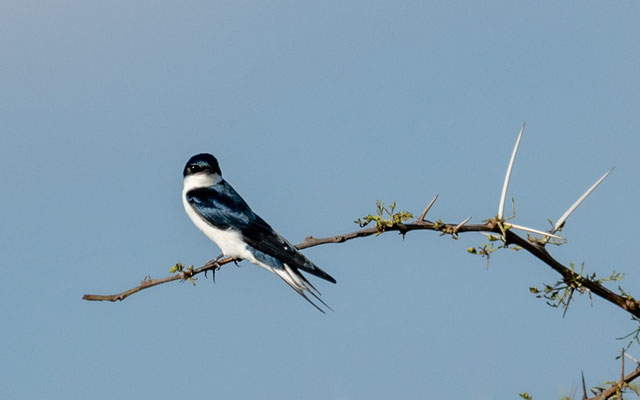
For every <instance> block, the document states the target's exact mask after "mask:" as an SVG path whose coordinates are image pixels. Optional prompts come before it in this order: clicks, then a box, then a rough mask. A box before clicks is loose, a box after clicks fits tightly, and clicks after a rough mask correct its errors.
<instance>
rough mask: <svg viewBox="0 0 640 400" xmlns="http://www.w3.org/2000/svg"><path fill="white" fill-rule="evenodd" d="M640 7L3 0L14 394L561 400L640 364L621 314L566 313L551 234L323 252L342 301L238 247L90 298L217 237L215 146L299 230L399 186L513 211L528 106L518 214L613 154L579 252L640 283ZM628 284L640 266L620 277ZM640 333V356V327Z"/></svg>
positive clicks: (489, 212) (564, 195) (401, 196)
mask: <svg viewBox="0 0 640 400" xmlns="http://www.w3.org/2000/svg"><path fill="white" fill-rule="evenodd" d="M639 11H640V4H639V3H638V2H637V1H616V2H602V1H563V2H557V1H535V2H522V1H516V2H514V1H495V2H491V3H490V4H486V3H483V2H477V1H456V2H417V1H415V2H414V1H411V2H403V3H402V4H397V3H395V2H377V1H367V2H349V1H348V2H294V1H271V2H242V1H225V2H203V1H186V2H180V3H176V2H164V1H139V2H135V3H134V4H131V2H124V1H114V2H108V3H105V2H96V1H82V2H80V1H60V2H40V1H39V2H36V1H20V2H17V1H6V2H3V3H2V5H0V54H2V58H1V61H0V121H2V124H1V128H0V139H1V140H0V185H1V186H0V187H2V192H1V193H2V194H1V196H0V199H2V207H0V221H2V223H1V224H0V252H1V253H2V255H3V263H2V265H3V279H1V280H0V303H1V304H2V306H0V318H1V320H2V324H1V325H0V341H1V342H2V343H3V345H2V346H0V360H1V361H0V397H2V398H3V399H36V398H45V397H46V398H49V399H68V398H93V399H112V398H116V397H120V398H134V397H135V398H156V399H170V398H176V397H181V398H194V399H196V398H238V399H249V398H250V399H272V398H279V399H299V398H309V399H361V398H368V399H386V398H391V397H398V396H400V397H403V398H442V397H450V395H451V394H455V395H456V396H457V397H460V398H474V399H502V398H515V397H516V396H517V394H518V393H520V392H523V391H528V392H530V393H532V394H533V395H534V396H535V398H557V397H559V395H561V394H568V393H570V392H571V391H572V390H574V389H575V388H576V387H577V385H578V383H579V376H580V371H581V370H582V371H584V372H585V376H586V377H587V381H588V383H589V384H591V385H596V384H600V383H601V382H602V381H604V380H609V379H612V378H615V377H617V376H618V374H619V365H618V362H617V361H616V360H615V359H614V357H615V354H616V353H617V352H618V351H619V349H620V348H621V347H622V346H623V345H624V343H622V342H620V341H617V340H615V338H616V337H619V336H621V335H623V334H626V333H627V332H629V331H631V330H632V329H634V325H633V324H632V323H631V321H630V320H629V318H628V316H627V315H626V314H625V313H624V312H622V311H621V310H619V309H617V308H615V307H613V306H611V305H609V304H607V303H605V302H604V301H601V300H600V299H594V300H593V305H590V303H589V301H588V299H587V298H579V299H577V301H576V302H575V304H574V306H573V307H572V309H571V310H569V312H568V314H567V316H566V317H565V318H564V319H563V318H562V313H561V312H559V311H558V310H555V309H551V308H550V307H548V306H546V305H545V304H544V302H543V301H541V300H539V299H536V298H535V297H534V296H532V295H531V294H529V291H528V288H529V287H530V286H535V285H538V286H539V285H540V284H542V283H543V282H546V283H552V282H554V281H555V280H556V279H557V277H556V276H555V275H554V273H553V271H551V270H550V269H549V268H548V267H546V266H544V265H542V264H540V263H539V262H537V261H536V260H534V259H533V257H531V256H529V255H527V254H524V253H513V252H500V253H497V254H495V255H494V256H493V257H492V259H491V263H490V265H489V268H488V269H487V268H486V264H485V261H484V260H482V259H480V258H478V257H474V256H471V255H469V254H467V253H466V251H465V249H466V248H467V247H469V246H472V245H478V244H481V243H482V237H481V236H480V235H475V234H467V235H463V236H462V237H461V238H460V240H458V241H454V240H451V239H450V238H448V237H439V236H438V235H436V234H433V233H432V232H431V233H429V232H415V233H411V234H409V235H407V237H406V239H405V240H402V238H401V237H400V236H398V235H396V234H393V233H391V234H385V235H382V236H380V237H377V238H366V239H359V240H356V241H352V242H349V243H345V244H341V245H327V246H321V247H316V248H313V249H309V250H306V251H305V254H307V255H308V256H309V257H310V258H311V259H313V260H314V261H315V262H316V263H317V264H318V265H319V266H321V267H322V268H323V269H325V270H326V271H327V272H329V273H330V274H331V275H333V276H334V277H335V278H336V279H337V281H338V284H337V285H331V284H328V283H324V282H318V281H314V284H315V283H316V282H317V285H316V286H317V287H318V288H319V289H320V290H321V291H322V293H323V299H324V300H325V301H326V302H327V303H328V304H330V305H331V306H332V308H333V309H334V310H335V311H334V312H333V313H329V314H327V315H322V314H320V313H318V312H317V311H315V310H314V309H313V308H312V307H310V306H309V305H308V304H306V302H304V301H303V300H302V299H300V298H299V297H298V296H297V295H296V294H295V293H294V292H293V291H291V290H290V289H289V288H288V287H287V286H286V285H285V284H284V283H283V282H281V281H280V280H279V279H278V278H277V277H275V276H273V275H271V274H268V273H266V272H265V271H263V270H261V269H259V268H258V267H255V266H253V265H251V264H247V263H241V264H240V267H239V268H236V267H233V266H227V267H225V268H224V269H223V270H222V271H220V272H219V273H218V275H217V283H216V284H215V285H214V284H213V283H211V280H205V279H204V278H203V277H202V278H201V279H200V280H199V281H198V284H197V286H196V287H192V286H191V285H189V284H180V283H173V284H169V285H164V286H161V287H157V288H154V289H151V290H148V291H146V292H143V293H140V294H137V295H135V296H133V297H131V298H129V299H127V300H126V301H124V302H122V303H116V304H111V303H89V302H84V301H82V300H81V297H82V295H83V294H84V293H104V294H106V293H114V292H118V291H121V290H124V289H127V288H129V287H131V286H133V285H135V284H137V283H138V282H139V281H140V280H142V279H143V278H144V277H145V276H146V275H150V276H152V277H161V276H165V275H167V274H168V269H169V268H170V267H171V265H173V264H174V263H175V262H177V261H182V262H184V263H187V264H196V265H201V264H202V263H204V262H205V261H206V260H208V259H210V258H213V257H215V256H216V255H218V249H217V247H216V246H215V245H214V244H212V243H211V242H209V241H208V240H207V239H206V238H205V237H204V235H202V234H201V233H200V232H199V231H198V230H197V229H196V228H195V227H194V226H193V225H192V223H191V222H190V221H189V220H188V218H187V216H186V214H185V213H184V210H183V208H182V204H181V200H180V193H181V187H182V176H181V172H182V168H183V166H184V163H185V162H186V160H187V159H188V158H189V157H190V156H191V155H193V154H195V153H199V152H210V153H213V154H215V155H216V156H217V157H218V159H219V161H220V164H221V167H222V171H223V174H224V176H225V177H226V178H227V179H228V180H229V181H230V182H231V183H232V184H233V185H234V187H235V188H236V189H237V190H238V191H239V192H240V193H241V194H242V195H243V196H244V198H245V199H246V200H247V201H248V202H249V203H250V204H251V205H252V207H253V208H254V210H255V211H256V212H258V213H259V214H260V215H261V216H262V217H264V218H265V219H266V220H267V221H269V222H271V224H272V225H273V226H274V228H276V229H277V230H278V231H280V232H281V233H282V234H284V235H285V236H287V237H288V238H289V239H290V240H291V241H293V242H298V241H301V240H302V239H303V238H304V237H305V236H307V235H314V236H328V235H335V234H339V233H344V232H349V231H352V230H354V229H355V228H357V226H356V225H355V224H353V222H352V221H353V220H354V219H356V218H358V217H360V216H363V215H365V214H367V213H369V212H372V211H373V210H374V208H375V201H376V200H383V201H386V202H391V201H397V202H398V204H399V207H400V208H404V209H407V210H410V211H413V212H416V213H419V212H420V211H421V210H422V209H423V208H424V206H425V205H426V203H427V202H428V201H429V200H430V199H431V197H432V196H433V195H434V194H436V193H439V194H440V200H439V201H438V203H437V204H436V206H435V208H434V209H433V211H432V212H431V214H430V215H431V217H432V218H434V219H435V218H441V219H443V220H445V221H450V222H456V221H461V220H463V219H464V218H466V217H468V216H472V217H473V220H472V221H474V222H480V221H482V220H483V219H485V218H490V217H492V216H494V215H495V213H496V210H497V203H498V198H499V194H500V193H499V191H500V188H501V185H502V179H503V177H504V172H505V169H506V165H507V162H508V158H509V154H510V152H511V148H512V146H513V143H514V141H515V138H516V135H517V132H518V130H519V129H520V126H521V124H522V123H523V122H524V121H526V122H527V130H526V132H525V136H524V138H523V141H522V146H521V151H520V153H519V155H518V159H517V162H516V166H515V170H514V176H513V182H512V185H511V188H510V192H509V193H510V196H513V197H514V198H515V202H516V211H517V217H516V220H515V221H516V222H518V223H520V224H522V225H528V226H533V227H538V228H546V227H547V223H546V219H547V218H552V219H557V218H558V217H559V216H560V215H561V214H562V213H563V212H564V210H565V209H566V208H567V207H568V206H569V205H570V204H571V203H572V202H573V201H574V200H575V199H576V198H577V197H578V196H579V195H580V194H581V193H582V192H583V191H584V190H585V189H586V188H587V187H589V186H590V185H591V184H592V183H593V182H594V181H595V180H596V179H597V178H598V177H599V176H600V175H601V174H602V173H603V172H605V171H606V170H607V169H609V168H610V167H612V166H616V170H615V172H614V173H613V174H612V175H611V176H610V177H609V179H608V180H607V181H606V182H605V183H604V184H603V185H602V186H601V188H599V189H598V190H597V191H596V192H595V193H594V195H593V196H592V197H591V198H590V199H589V200H588V201H587V202H586V203H585V204H584V205H583V206H582V207H581V208H580V209H578V211H577V212H576V213H575V214H574V215H573V216H572V217H571V218H570V220H569V223H568V225H567V227H566V229H565V231H564V234H565V235H566V237H567V238H568V239H569V242H568V244H567V245H565V246H563V247H561V248H557V249H556V248H554V249H552V251H553V254H554V255H556V256H557V257H558V258H559V259H560V260H562V261H563V262H565V263H568V262H569V261H575V262H576V263H582V262H584V263H585V268H586V270H587V271H590V272H597V273H599V274H605V275H608V274H609V273H610V272H611V271H612V270H616V271H625V272H626V273H627V275H626V278H625V280H624V282H623V286H624V287H625V288H626V289H627V290H628V291H630V292H631V293H635V294H636V295H637V294H638V293H640V284H638V282H639V280H638V272H637V268H636V267H637V254H636V245H635V239H634V237H635V231H634V229H633V228H634V227H636V226H638V223H640V220H639V217H638V214H637V212H635V211H634V206H635V204H636V203H637V199H638V196H639V195H640V190H639V186H638V184H637V175H638V150H637V149H638V146H639V145H640V143H639V140H638V132H639V131H640V123H639V122H638V115H637V113H638V109H640V78H639V76H638V71H639V70H640V69H639V68H640V44H639V42H638V37H640V35H639V34H640V28H638V24H637V16H638V12H639ZM614 287H615V286H614ZM631 354H632V355H635V356H636V357H638V356H640V351H639V349H638V347H634V348H632V349H631Z"/></svg>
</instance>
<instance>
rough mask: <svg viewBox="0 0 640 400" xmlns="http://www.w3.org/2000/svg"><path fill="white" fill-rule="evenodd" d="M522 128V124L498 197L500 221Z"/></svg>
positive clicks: (523, 125)
mask: <svg viewBox="0 0 640 400" xmlns="http://www.w3.org/2000/svg"><path fill="white" fill-rule="evenodd" d="M524 127H525V124H522V129H520V133H519V134H518V140H516V145H515V146H514V147H513V153H511V160H510V161H509V167H508V168H507V174H506V175H505V177H504V183H503V184H502V194H501V195H500V204H499V205H498V219H502V217H503V216H504V202H505V200H506V198H507V189H508V188H509V179H511V170H513V163H514V162H515V161H516V154H517V153H518V147H519V146H520V139H522V133H523V132H524Z"/></svg>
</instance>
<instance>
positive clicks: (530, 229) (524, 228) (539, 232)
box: [504, 224, 562, 239]
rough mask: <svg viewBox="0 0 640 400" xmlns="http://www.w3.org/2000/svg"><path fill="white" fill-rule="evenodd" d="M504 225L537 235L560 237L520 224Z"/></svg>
mask: <svg viewBox="0 0 640 400" xmlns="http://www.w3.org/2000/svg"><path fill="white" fill-rule="evenodd" d="M504 226H505V227H506V228H513V229H519V230H521V231H526V232H531V233H537V234H538V235H542V236H549V237H552V238H555V239H562V238H561V237H560V236H557V235H554V234H552V233H549V232H543V231H539V230H537V229H533V228H527V227H526V226H520V225H516V224H504Z"/></svg>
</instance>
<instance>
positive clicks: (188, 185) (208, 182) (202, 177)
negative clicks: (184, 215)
mask: <svg viewBox="0 0 640 400" xmlns="http://www.w3.org/2000/svg"><path fill="white" fill-rule="evenodd" d="M221 180H222V177H221V176H220V175H219V174H206V173H199V174H193V175H187V176H185V177H184V191H183V192H184V193H186V192H188V191H189V190H192V189H198V188H203V187H209V186H213V185H216V184H218V183H220V181H221Z"/></svg>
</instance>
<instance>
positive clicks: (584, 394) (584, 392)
mask: <svg viewBox="0 0 640 400" xmlns="http://www.w3.org/2000/svg"><path fill="white" fill-rule="evenodd" d="M580 373H581V374H582V400H588V399H589V396H587V384H586V383H585V382H584V371H580Z"/></svg>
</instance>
